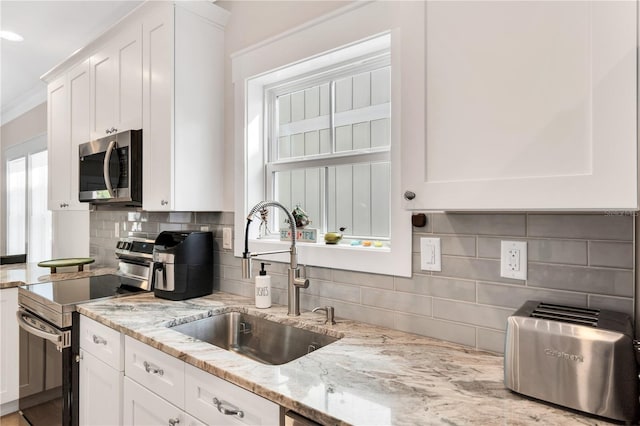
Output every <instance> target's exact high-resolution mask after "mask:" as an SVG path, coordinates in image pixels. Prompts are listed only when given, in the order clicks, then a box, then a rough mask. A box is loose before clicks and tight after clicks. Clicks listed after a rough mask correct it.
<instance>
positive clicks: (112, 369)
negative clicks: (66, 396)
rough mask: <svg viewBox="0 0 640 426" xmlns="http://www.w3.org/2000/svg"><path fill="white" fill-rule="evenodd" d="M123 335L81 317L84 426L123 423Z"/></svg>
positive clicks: (80, 402) (81, 382)
mask: <svg viewBox="0 0 640 426" xmlns="http://www.w3.org/2000/svg"><path fill="white" fill-rule="evenodd" d="M122 340H123V336H122V334H121V333H119V332H118V331H116V330H114V329H112V328H109V327H107V326H105V325H102V324H100V323H99V322H97V321H94V320H92V319H90V318H87V317H85V316H81V317H80V393H79V408H78V411H79V422H80V425H81V426H94V425H104V426H113V425H121V424H122V381H123V380H124V360H123V358H124V357H123V349H124V345H123V342H122Z"/></svg>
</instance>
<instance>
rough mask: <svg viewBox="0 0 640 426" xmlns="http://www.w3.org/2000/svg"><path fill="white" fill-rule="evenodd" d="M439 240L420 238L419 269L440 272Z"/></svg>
mask: <svg viewBox="0 0 640 426" xmlns="http://www.w3.org/2000/svg"><path fill="white" fill-rule="evenodd" d="M440 254H441V251H440V238H420V269H422V270H423V271H442V260H441V256H440Z"/></svg>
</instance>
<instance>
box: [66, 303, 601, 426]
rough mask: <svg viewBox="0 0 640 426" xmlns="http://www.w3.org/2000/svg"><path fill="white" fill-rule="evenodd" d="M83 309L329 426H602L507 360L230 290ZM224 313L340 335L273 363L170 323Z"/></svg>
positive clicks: (94, 305) (82, 306) (110, 324)
mask: <svg viewBox="0 0 640 426" xmlns="http://www.w3.org/2000/svg"><path fill="white" fill-rule="evenodd" d="M78 310H79V312H80V313H81V314H84V315H86V316H88V317H90V318H92V319H94V320H97V321H99V322H101V323H103V324H105V325H107V326H109V327H111V328H114V329H116V330H118V331H120V332H123V333H124V334H126V335H129V336H131V337H133V338H135V339H138V340H140V341H142V342H144V343H146V344H148V345H151V346H153V347H155V348H157V349H159V350H161V351H163V352H165V353H167V354H169V355H172V356H174V357H177V358H179V359H181V360H184V361H186V362H187V363H189V364H192V365H194V366H196V367H198V368H200V369H202V370H205V371H207V372H209V373H211V374H214V375H216V376H218V377H221V378H223V379H225V380H227V381H229V382H231V383H234V384H236V385H238V386H240V387H242V388H245V389H247V390H249V391H251V392H254V393H256V394H258V395H261V396H263V397H264V398H267V399H269V400H271V401H273V402H275V403H277V404H279V405H281V406H284V407H285V408H287V409H291V410H293V411H296V412H298V413H300V414H302V415H304V416H307V417H309V418H312V419H314V420H316V421H318V422H320V423H323V424H356V425H388V424H394V425H400V424H420V425H426V424H429V425H431V424H433V425H436V424H444V425H472V424H474V425H475V424H477V425H483V426H485V425H549V424H553V425H605V424H609V423H608V422H606V421H604V420H601V419H594V418H592V417H587V416H583V415H580V414H577V413H575V412H572V411H569V410H564V409H560V408H555V407H553V406H551V405H547V404H543V403H539V402H535V401H532V400H529V399H527V398H523V397H521V396H518V395H516V394H513V393H512V392H510V391H509V390H507V389H505V387H504V385H503V367H502V365H503V364H502V363H503V358H502V356H499V355H495V354H490V353H486V352H479V351H475V350H473V349H470V348H467V347H464V346H460V345H456V344H453V343H447V342H443V341H439V340H435V339H430V338H427V337H423V336H419V335H415V334H409V333H404V332H400V331H396V330H392V329H388V328H383V327H378V326H374V325H369V324H364V323H359V322H356V321H351V320H342V319H339V314H340V313H339V312H337V315H338V321H337V324H335V325H325V324H324V315H322V314H315V313H311V312H303V313H302V315H301V316H300V317H288V316H287V314H286V311H287V309H286V307H285V306H277V305H276V306H273V307H272V308H269V309H256V308H255V307H254V306H253V304H252V301H251V300H249V299H247V298H244V297H240V296H235V295H231V294H227V293H214V294H213V295H210V296H206V297H202V298H197V299H191V300H187V301H169V300H164V299H159V298H156V297H154V296H153V294H152V293H147V294H142V295H135V296H129V297H125V298H118V299H111V300H105V301H98V302H93V303H88V304H84V305H80V306H79V307H78ZM228 311H241V312H247V313H249V314H252V315H257V316H261V317H266V318H267V319H270V320H273V321H277V322H281V323H288V324H292V325H296V326H298V327H302V328H307V329H312V330H314V331H317V332H318V331H319V332H324V333H326V334H331V335H334V336H342V338H341V339H340V340H339V341H337V342H335V343H332V344H330V345H328V346H325V347H323V348H321V349H319V350H317V351H314V352H312V353H311V354H309V355H307V356H304V357H302V358H299V359H297V360H294V361H291V362H289V363H287V364H283V365H279V366H274V365H264V364H261V363H259V362H256V361H253V360H251V359H248V358H245V357H243V356H240V355H238V354H235V353H232V352H228V351H226V350H223V349H219V348H217V347H215V346H213V345H210V344H208V343H205V342H201V341H198V340H194V339H192V338H190V337H188V336H186V335H184V334H181V333H178V332H176V331H174V330H172V329H171V328H168V327H170V326H172V325H178V324H182V323H185V322H189V321H192V320H195V319H200V318H205V317H208V316H211V315H215V314H218V313H223V312H228Z"/></svg>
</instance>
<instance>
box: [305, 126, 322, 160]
mask: <svg viewBox="0 0 640 426" xmlns="http://www.w3.org/2000/svg"><path fill="white" fill-rule="evenodd" d="M318 133H319V132H318V131H317V130H316V131H313V132H307V133H305V134H304V154H305V155H314V154H320V139H319V137H318Z"/></svg>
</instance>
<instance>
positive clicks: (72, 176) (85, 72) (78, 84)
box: [50, 60, 91, 210]
mask: <svg viewBox="0 0 640 426" xmlns="http://www.w3.org/2000/svg"><path fill="white" fill-rule="evenodd" d="M90 70H91V67H90V63H89V60H86V61H84V62H83V63H81V64H80V65H77V66H76V67H74V68H72V69H71V70H70V71H69V73H68V80H67V81H68V87H69V127H70V132H71V133H70V137H71V143H70V150H69V156H70V163H71V164H70V167H69V169H68V173H69V182H70V197H69V198H70V200H69V208H68V209H70V210H88V209H89V204H88V203H81V202H80V201H79V200H78V193H79V176H78V172H79V151H78V146H79V145H80V144H82V143H85V142H89V139H90V137H91V131H90V114H89V108H90V105H91V81H90V77H89V75H90ZM50 183H53V184H56V185H57V184H58V183H57V182H51V181H50Z"/></svg>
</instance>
